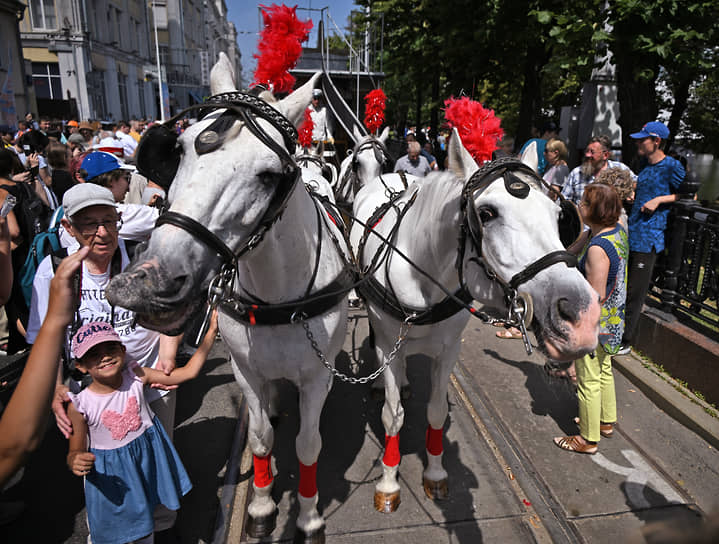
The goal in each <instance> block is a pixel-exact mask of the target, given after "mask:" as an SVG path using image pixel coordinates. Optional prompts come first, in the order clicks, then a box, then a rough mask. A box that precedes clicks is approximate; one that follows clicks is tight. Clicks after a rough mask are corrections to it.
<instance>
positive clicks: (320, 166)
mask: <svg viewBox="0 0 719 544" xmlns="http://www.w3.org/2000/svg"><path fill="white" fill-rule="evenodd" d="M295 162H296V163H297V164H298V165H299V166H300V168H301V169H302V181H303V182H304V183H305V185H307V187H309V188H310V189H311V190H312V191H314V192H315V193H317V194H319V195H322V196H324V197H326V198H328V199H329V200H330V201H331V202H332V203H333V204H334V203H335V195H334V190H333V189H332V187H333V185H334V184H335V183H337V170H336V169H335V167H334V165H333V164H331V163H328V162H325V160H324V158H323V157H322V150H321V149H320V148H319V147H311V148H309V149H303V150H302V152H300V153H297V155H295Z"/></svg>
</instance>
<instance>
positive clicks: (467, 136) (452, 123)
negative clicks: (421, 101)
mask: <svg viewBox="0 0 719 544" xmlns="http://www.w3.org/2000/svg"><path fill="white" fill-rule="evenodd" d="M444 105H445V106H447V107H446V108H445V110H444V118H445V120H446V121H447V125H448V126H449V128H456V129H457V132H459V137H460V138H462V143H463V144H464V147H465V148H466V149H467V151H469V153H470V154H471V155H472V158H473V159H474V160H475V161H477V162H478V163H479V164H482V163H483V162H485V161H488V160H491V158H492V152H493V151H494V150H495V149H497V142H498V141H499V140H500V139H501V138H502V136H503V135H504V131H503V130H502V127H500V119H499V118H498V117H496V116H495V115H494V110H488V109H486V108H484V107H483V106H482V104H480V103H479V102H476V101H475V100H470V99H469V98H468V97H466V96H463V97H462V98H454V97H452V98H449V99H447V100H445V101H444Z"/></svg>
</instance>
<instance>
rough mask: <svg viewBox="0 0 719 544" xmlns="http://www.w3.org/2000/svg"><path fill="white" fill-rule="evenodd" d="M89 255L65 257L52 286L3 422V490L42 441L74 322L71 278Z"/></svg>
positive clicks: (0, 429) (0, 453)
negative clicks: (61, 352)
mask: <svg viewBox="0 0 719 544" xmlns="http://www.w3.org/2000/svg"><path fill="white" fill-rule="evenodd" d="M88 252H89V248H82V249H80V250H79V251H78V252H77V253H74V254H72V255H70V256H69V257H66V258H65V259H64V260H63V261H62V263H60V266H58V267H57V271H56V273H55V277H54V278H53V280H52V283H51V284H50V303H49V307H48V312H47V316H46V317H45V321H44V322H43V324H42V327H40V332H39V333H38V336H37V339H36V340H35V344H34V345H33V347H32V350H31V351H30V356H29V357H28V360H27V363H26V365H25V370H23V373H22V376H21V377H20V381H19V382H18V384H17V387H16V388H15V392H14V393H13V395H12V397H11V398H10V402H9V403H8V405H7V408H6V409H5V413H4V414H3V416H2V419H1V420H0V486H2V485H3V484H4V483H5V482H6V481H7V480H8V479H9V478H10V476H12V475H13V473H14V472H15V471H16V470H17V469H18V468H19V467H20V465H21V464H22V462H23V461H24V459H25V457H26V456H27V455H28V454H29V453H30V452H31V451H33V450H34V449H36V448H37V447H38V445H39V444H40V442H41V441H42V437H43V435H44V432H45V427H46V425H47V421H48V417H49V414H50V402H51V400H52V398H53V394H54V392H55V381H56V376H57V365H58V361H59V360H60V351H61V349H62V345H63V342H64V339H65V329H66V328H67V326H68V324H69V323H70V321H71V320H72V305H73V294H72V276H73V274H74V272H75V271H76V270H77V269H78V268H79V267H80V264H81V263H82V260H83V259H84V258H85V257H86V256H87V254H88Z"/></svg>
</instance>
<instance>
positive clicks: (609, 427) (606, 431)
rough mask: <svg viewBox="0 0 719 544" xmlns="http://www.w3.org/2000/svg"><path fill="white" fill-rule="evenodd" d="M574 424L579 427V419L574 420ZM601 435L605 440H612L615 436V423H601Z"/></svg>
mask: <svg viewBox="0 0 719 544" xmlns="http://www.w3.org/2000/svg"><path fill="white" fill-rule="evenodd" d="M574 423H576V424H577V425H579V418H578V417H575V418H574ZM599 434H601V435H602V436H603V437H604V438H611V437H612V435H613V434H614V423H601V422H600V423H599Z"/></svg>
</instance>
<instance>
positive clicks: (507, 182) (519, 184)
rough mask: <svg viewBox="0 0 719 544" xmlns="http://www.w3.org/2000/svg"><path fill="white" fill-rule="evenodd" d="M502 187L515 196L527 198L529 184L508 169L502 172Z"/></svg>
mask: <svg viewBox="0 0 719 544" xmlns="http://www.w3.org/2000/svg"><path fill="white" fill-rule="evenodd" d="M503 177H504V188H505V189H506V190H507V192H508V193H509V194H510V195H512V196H513V197H515V198H521V199H524V198H527V197H528V196H529V184H528V183H527V182H526V181H522V180H521V179H519V177H517V176H516V175H515V174H514V173H513V172H510V171H509V170H508V171H506V172H505V173H504V176H503Z"/></svg>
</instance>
